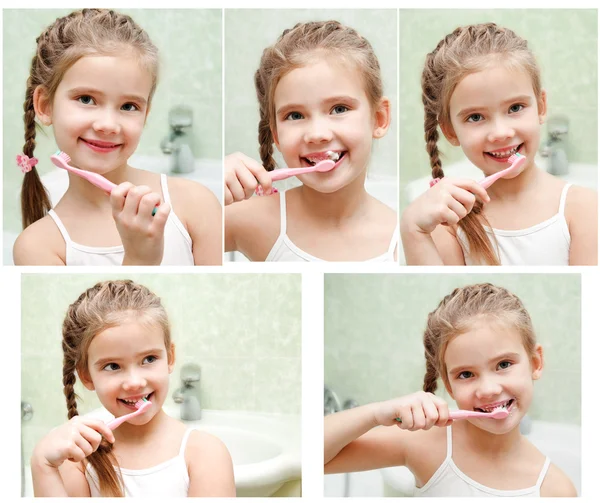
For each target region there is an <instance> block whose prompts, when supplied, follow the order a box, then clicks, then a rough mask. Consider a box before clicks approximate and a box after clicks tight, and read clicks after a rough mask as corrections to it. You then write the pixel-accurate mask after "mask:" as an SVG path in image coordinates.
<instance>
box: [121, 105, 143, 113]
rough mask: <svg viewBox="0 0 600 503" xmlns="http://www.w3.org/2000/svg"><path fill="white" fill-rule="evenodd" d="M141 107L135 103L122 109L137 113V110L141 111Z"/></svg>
mask: <svg viewBox="0 0 600 503" xmlns="http://www.w3.org/2000/svg"><path fill="white" fill-rule="evenodd" d="M139 109H140V107H138V106H137V105H136V104H135V103H125V104H124V105H123V106H122V107H121V110H125V111H126V112H135V111H136V110H139Z"/></svg>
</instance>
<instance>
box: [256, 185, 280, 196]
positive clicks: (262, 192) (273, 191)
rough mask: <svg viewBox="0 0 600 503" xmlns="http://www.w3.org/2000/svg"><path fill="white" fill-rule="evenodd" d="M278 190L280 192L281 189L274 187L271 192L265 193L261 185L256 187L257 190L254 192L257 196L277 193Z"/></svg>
mask: <svg viewBox="0 0 600 503" xmlns="http://www.w3.org/2000/svg"><path fill="white" fill-rule="evenodd" d="M277 192H279V191H278V190H277V189H276V188H275V187H273V188H272V189H271V192H269V193H268V194H265V191H264V189H263V188H262V185H259V186H258V187H256V190H255V191H254V193H255V194H256V195H257V196H270V195H271V194H277Z"/></svg>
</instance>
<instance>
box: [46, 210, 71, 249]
mask: <svg viewBox="0 0 600 503" xmlns="http://www.w3.org/2000/svg"><path fill="white" fill-rule="evenodd" d="M48 215H50V218H52V220H54V223H55V224H56V227H58V230H59V231H60V233H61V234H62V237H63V239H64V240H65V243H66V244H67V246H68V245H70V244H71V243H72V241H71V237H70V236H69V233H68V232H67V228H66V227H65V226H64V224H63V223H62V220H61V219H60V218H59V216H58V215H57V214H56V211H54V210H50V211H48Z"/></svg>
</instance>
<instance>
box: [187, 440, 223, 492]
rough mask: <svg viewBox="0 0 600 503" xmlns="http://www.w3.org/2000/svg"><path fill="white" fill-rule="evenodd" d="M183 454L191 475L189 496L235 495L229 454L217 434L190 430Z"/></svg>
mask: <svg viewBox="0 0 600 503" xmlns="http://www.w3.org/2000/svg"><path fill="white" fill-rule="evenodd" d="M185 457H186V461H187V464H188V472H189V475H190V488H189V490H188V497H190V498H191V497H198V496H213V497H214V496H230V497H232V496H233V497H234V496H235V480H234V478H233V463H232V461H231V455H230V454H229V451H228V450H227V447H225V444H224V443H223V442H221V441H220V440H219V439H218V438H217V437H214V436H212V435H209V434H208V433H204V432H200V431H193V432H192V433H191V434H190V438H189V440H188V445H187V447H186V450H185Z"/></svg>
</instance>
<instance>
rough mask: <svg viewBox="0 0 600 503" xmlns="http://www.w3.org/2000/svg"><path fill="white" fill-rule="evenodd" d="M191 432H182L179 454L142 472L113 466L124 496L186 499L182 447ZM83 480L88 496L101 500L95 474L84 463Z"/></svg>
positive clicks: (186, 470)
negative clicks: (122, 484)
mask: <svg viewBox="0 0 600 503" xmlns="http://www.w3.org/2000/svg"><path fill="white" fill-rule="evenodd" d="M192 431H194V428H188V429H187V430H186V432H185V433H184V435H183V439H182V441H181V448H180V449H179V454H178V455H177V457H175V458H171V459H169V460H168V461H165V462H164V463H161V464H159V465H156V466H153V467H151V468H144V469H143V470H129V469H127V468H117V467H114V468H115V471H116V470H120V471H121V475H122V477H123V483H124V484H125V488H124V489H125V497H127V498H131V497H139V496H145V497H150V498H166V499H169V498H186V497H187V495H188V489H189V487H190V475H189V473H188V469H187V464H186V462H185V446H186V445H187V441H188V438H189V436H190V433H191V432H192ZM85 478H86V479H87V482H88V485H89V486H90V494H91V495H92V497H93V498H97V497H102V495H101V494H100V492H99V489H98V488H99V485H98V475H97V474H96V470H94V467H93V466H92V465H90V464H89V463H87V464H86V469H85Z"/></svg>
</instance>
